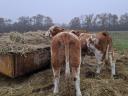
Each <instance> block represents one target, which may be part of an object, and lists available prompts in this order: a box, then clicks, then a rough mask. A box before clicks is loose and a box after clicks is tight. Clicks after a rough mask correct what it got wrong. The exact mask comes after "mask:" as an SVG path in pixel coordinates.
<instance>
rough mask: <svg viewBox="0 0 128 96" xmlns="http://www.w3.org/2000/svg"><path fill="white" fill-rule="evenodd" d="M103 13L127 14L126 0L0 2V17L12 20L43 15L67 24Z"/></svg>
mask: <svg viewBox="0 0 128 96" xmlns="http://www.w3.org/2000/svg"><path fill="white" fill-rule="evenodd" d="M104 12H107V13H108V12H111V13H115V14H119V15H120V14H123V13H125V12H128V0H0V17H5V18H10V19H12V20H15V19H17V18H18V17H20V16H34V15H37V14H43V15H46V16H50V17H52V19H53V20H54V22H57V23H63V22H65V23H67V22H69V20H70V19H71V18H73V17H75V16H81V15H85V14H92V13H94V14H97V13H104Z"/></svg>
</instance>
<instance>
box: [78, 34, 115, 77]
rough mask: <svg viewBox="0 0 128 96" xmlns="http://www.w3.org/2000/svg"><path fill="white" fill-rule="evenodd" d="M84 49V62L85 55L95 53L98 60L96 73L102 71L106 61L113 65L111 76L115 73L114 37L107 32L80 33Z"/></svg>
mask: <svg viewBox="0 0 128 96" xmlns="http://www.w3.org/2000/svg"><path fill="white" fill-rule="evenodd" d="M79 39H80V42H81V49H82V56H83V55H84V58H83V57H82V61H83V62H82V63H84V60H85V58H86V57H85V55H88V54H90V53H92V54H94V55H95V57H96V61H97V70H96V73H98V74H99V73H100V70H101V67H102V66H103V64H104V63H107V64H110V65H111V76H112V77H113V75H115V60H114V51H113V48H112V38H111V37H110V36H109V34H108V33H106V32H98V33H81V34H80V35H79Z"/></svg>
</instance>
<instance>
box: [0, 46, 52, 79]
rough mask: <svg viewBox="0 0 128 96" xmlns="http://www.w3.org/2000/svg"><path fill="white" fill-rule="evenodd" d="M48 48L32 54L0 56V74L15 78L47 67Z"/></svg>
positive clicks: (48, 58) (48, 59)
mask: <svg viewBox="0 0 128 96" xmlns="http://www.w3.org/2000/svg"><path fill="white" fill-rule="evenodd" d="M49 61H50V47H46V48H43V49H38V50H36V51H33V52H29V53H25V54H24V55H22V54H21V53H7V54H0V72H1V73H3V74H5V75H7V76H9V77H12V78H15V77H18V76H21V75H24V74H27V73H30V72H33V71H35V70H38V69H42V68H46V67H47V66H49V64H50V63H49Z"/></svg>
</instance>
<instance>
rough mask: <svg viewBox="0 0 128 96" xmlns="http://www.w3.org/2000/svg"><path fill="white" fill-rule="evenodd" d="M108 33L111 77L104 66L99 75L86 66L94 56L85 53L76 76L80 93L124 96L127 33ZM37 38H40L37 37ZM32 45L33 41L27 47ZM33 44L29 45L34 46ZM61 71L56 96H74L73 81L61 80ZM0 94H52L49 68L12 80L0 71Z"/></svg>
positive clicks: (127, 68)
mask: <svg viewBox="0 0 128 96" xmlns="http://www.w3.org/2000/svg"><path fill="white" fill-rule="evenodd" d="M109 33H110V34H111V36H112V38H113V45H114V48H115V52H116V53H115V55H116V57H117V62H116V76H115V79H114V80H113V79H111V78H110V68H109V67H108V66H105V67H104V68H103V69H102V70H101V71H102V74H100V75H99V76H97V75H96V74H95V71H96V66H90V65H88V64H89V63H96V61H95V57H93V56H92V57H90V56H87V58H86V63H85V64H83V65H81V76H80V78H81V91H82V95H83V96H128V32H119V31H118V32H113V31H112V32H109ZM33 34H34V35H33ZM35 34H38V33H37V32H33V33H31V35H30V36H31V38H34V37H35V36H36V35H35ZM41 36H42V35H41ZM38 39H40V38H39V37H38ZM38 39H37V38H36V40H37V42H39V41H40V40H39V41H38ZM30 41H31V40H30V39H29V42H27V43H26V44H27V45H28V43H30ZM45 42H47V40H46V41H45ZM43 43H44V41H43ZM43 43H41V42H39V46H41V45H42V46H43ZM32 44H33V42H32V43H31V46H32ZM36 44H37V43H34V44H33V45H34V46H35V47H36ZM63 73H64V72H63V70H62V72H61V80H60V81H61V84H60V85H61V86H60V93H59V96H75V95H74V93H75V92H74V91H75V90H74V87H73V84H72V83H71V84H69V82H64V81H63V80H64V75H63ZM71 79H72V78H71ZM67 83H68V85H67ZM69 87H70V89H69ZM0 96H53V73H52V69H51V68H50V69H49V68H48V69H46V70H41V71H39V72H35V73H32V74H28V75H25V76H21V77H18V78H15V79H11V78H8V77H6V76H4V75H1V74H0Z"/></svg>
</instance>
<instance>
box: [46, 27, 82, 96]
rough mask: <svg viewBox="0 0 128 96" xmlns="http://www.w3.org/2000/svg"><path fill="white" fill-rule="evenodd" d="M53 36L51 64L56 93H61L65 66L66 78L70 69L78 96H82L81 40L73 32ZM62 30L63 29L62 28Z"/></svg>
mask: <svg viewBox="0 0 128 96" xmlns="http://www.w3.org/2000/svg"><path fill="white" fill-rule="evenodd" d="M51 29H52V30H54V27H51V28H50V29H49V31H48V32H49V33H46V35H48V34H51V36H52V42H51V64H52V69H53V75H54V91H53V92H54V93H55V94H56V93H58V92H59V78H60V70H61V67H62V65H63V64H66V67H65V76H66V78H68V77H69V76H70V69H71V73H72V76H73V78H74V81H75V89H76V96H82V95H81V91H80V64H81V45H80V40H79V38H78V37H77V36H76V35H74V34H73V33H71V32H63V31H58V30H57V31H52V30H51ZM60 29H61V28H60Z"/></svg>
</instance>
